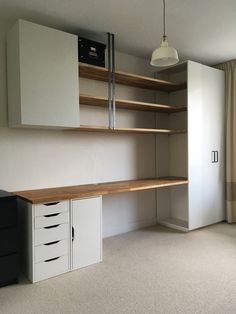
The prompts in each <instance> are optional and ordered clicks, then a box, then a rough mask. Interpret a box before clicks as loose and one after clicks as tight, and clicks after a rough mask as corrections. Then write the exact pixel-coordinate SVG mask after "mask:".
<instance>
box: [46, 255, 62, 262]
mask: <svg viewBox="0 0 236 314" xmlns="http://www.w3.org/2000/svg"><path fill="white" fill-rule="evenodd" d="M58 258H60V256H58V257H54V258H50V259H46V261H44V262H45V263H48V262H52V261H56V260H57V259H58Z"/></svg>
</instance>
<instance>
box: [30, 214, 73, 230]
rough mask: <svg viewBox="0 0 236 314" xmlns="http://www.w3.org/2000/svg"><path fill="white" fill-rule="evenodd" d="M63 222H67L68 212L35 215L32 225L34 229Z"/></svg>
mask: <svg viewBox="0 0 236 314" xmlns="http://www.w3.org/2000/svg"><path fill="white" fill-rule="evenodd" d="M63 223H69V212H62V213H55V214H49V215H44V216H38V217H35V222H34V226H35V228H36V229H38V228H43V227H48V226H53V225H58V224H63Z"/></svg>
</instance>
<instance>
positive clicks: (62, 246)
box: [34, 239, 69, 263]
mask: <svg viewBox="0 0 236 314" xmlns="http://www.w3.org/2000/svg"><path fill="white" fill-rule="evenodd" d="M68 253H69V240H68V239H66V240H58V241H54V242H50V243H47V244H43V245H39V246H36V247H35V249H34V260H35V263H38V262H42V261H45V260H48V259H51V258H54V257H57V256H63V255H68Z"/></svg>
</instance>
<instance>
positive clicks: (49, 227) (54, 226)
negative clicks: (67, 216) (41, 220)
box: [44, 225, 60, 229]
mask: <svg viewBox="0 0 236 314" xmlns="http://www.w3.org/2000/svg"><path fill="white" fill-rule="evenodd" d="M58 226H60V225H53V226H48V227H44V229H51V228H56V227H58Z"/></svg>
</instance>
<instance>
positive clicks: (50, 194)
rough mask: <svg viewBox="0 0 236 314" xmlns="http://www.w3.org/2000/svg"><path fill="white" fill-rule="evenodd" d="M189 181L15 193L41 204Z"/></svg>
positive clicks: (143, 181) (168, 179)
mask: <svg viewBox="0 0 236 314" xmlns="http://www.w3.org/2000/svg"><path fill="white" fill-rule="evenodd" d="M187 183H188V180H187V178H181V177H163V178H151V179H138V180H126V181H113V182H105V183H96V184H85V185H74V186H65V187H57V188H47V189H39V190H28V191H18V192H14V193H15V194H16V195H17V196H18V197H20V198H22V199H24V200H27V201H29V202H31V203H33V204H40V203H48V202H55V201H61V200H68V199H76V198H81V197H89V196H97V195H107V194H113V193H122V192H133V191H140V190H148V189H156V188H161V187H167V186H174V185H182V184H187Z"/></svg>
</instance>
